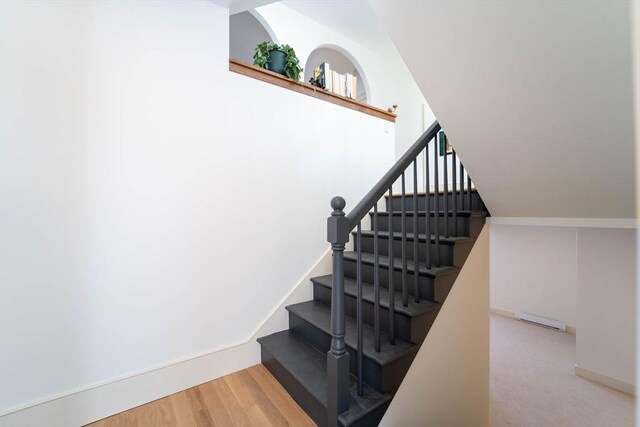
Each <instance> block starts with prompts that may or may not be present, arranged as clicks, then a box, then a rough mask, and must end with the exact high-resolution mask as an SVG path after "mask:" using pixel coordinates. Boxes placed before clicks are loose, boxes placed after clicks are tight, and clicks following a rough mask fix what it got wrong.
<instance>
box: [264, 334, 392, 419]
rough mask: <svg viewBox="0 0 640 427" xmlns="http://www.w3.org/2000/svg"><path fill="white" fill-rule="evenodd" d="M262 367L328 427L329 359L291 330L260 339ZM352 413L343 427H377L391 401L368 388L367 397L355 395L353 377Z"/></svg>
mask: <svg viewBox="0 0 640 427" xmlns="http://www.w3.org/2000/svg"><path fill="white" fill-rule="evenodd" d="M258 342H259V343H260V348H261V357H262V363H263V364H264V365H265V366H266V367H267V369H269V371H270V372H272V373H273V374H274V375H275V376H276V378H278V380H279V381H280V382H281V383H283V385H284V386H285V388H286V389H287V391H288V392H289V394H291V396H292V397H293V398H294V399H295V401H296V402H298V404H299V405H300V406H302V407H303V408H305V411H306V412H307V414H309V416H310V417H311V418H312V419H313V421H314V422H315V423H316V424H318V425H320V426H324V425H326V424H327V420H326V416H327V356H326V354H325V353H322V352H320V351H319V350H318V349H316V348H315V347H313V346H312V345H310V344H309V343H307V342H306V341H304V340H303V339H301V338H300V337H298V336H297V335H296V334H295V333H293V332H292V331H290V330H286V331H281V332H277V333H275V334H272V335H269V336H266V337H262V338H258ZM350 383H351V385H350V391H351V399H350V402H349V410H348V411H347V412H344V413H343V414H342V415H340V422H341V424H342V425H343V426H345V427H346V426H366V425H376V424H377V423H378V422H379V421H380V419H381V418H382V415H383V414H384V411H385V409H386V408H387V406H388V405H389V402H390V401H391V396H390V395H389V394H381V393H378V392H376V391H375V390H373V389H372V388H371V387H369V386H365V389H364V395H363V396H361V397H360V396H358V394H357V393H356V392H355V388H356V381H355V378H354V377H351V381H350Z"/></svg>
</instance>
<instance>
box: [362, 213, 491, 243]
mask: <svg viewBox="0 0 640 427" xmlns="http://www.w3.org/2000/svg"><path fill="white" fill-rule="evenodd" d="M392 215H393V219H392V225H393V231H395V232H400V231H402V212H398V211H394V212H392ZM425 216H426V213H425V212H424V211H418V233H419V234H424V233H425V230H426V224H425V222H426V221H425ZM444 216H445V215H444V213H442V212H440V214H439V215H437V217H438V220H439V223H438V224H439V225H438V227H439V230H440V235H441V236H443V235H444ZM448 216H449V221H448V222H449V227H450V232H451V233H453V231H454V227H453V215H452V214H451V213H449V215H448ZM486 216H487V214H486V212H458V215H457V218H456V224H457V229H456V231H457V233H455V234H457V235H458V236H469V237H478V234H480V230H482V226H483V225H484V222H485V218H486ZM369 217H370V219H371V224H373V214H372V213H370V214H369ZM435 220H436V214H435V213H434V212H430V213H429V221H430V229H431V232H434V230H435ZM371 227H372V228H373V225H372V226H371ZM405 227H406V231H407V233H413V211H407V212H406V213H405ZM378 230H379V231H389V213H388V212H378Z"/></svg>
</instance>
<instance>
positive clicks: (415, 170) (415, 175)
mask: <svg viewBox="0 0 640 427" xmlns="http://www.w3.org/2000/svg"><path fill="white" fill-rule="evenodd" d="M418 234H419V233H418V160H417V159H416V160H414V161H413V299H414V301H415V302H420V293H419V289H420V288H419V275H420V269H419V266H420V255H419V253H418Z"/></svg>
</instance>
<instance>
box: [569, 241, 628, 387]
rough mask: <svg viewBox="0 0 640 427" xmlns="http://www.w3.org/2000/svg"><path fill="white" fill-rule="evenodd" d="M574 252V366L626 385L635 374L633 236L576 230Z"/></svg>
mask: <svg viewBox="0 0 640 427" xmlns="http://www.w3.org/2000/svg"><path fill="white" fill-rule="evenodd" d="M577 252H578V303H577V304H578V307H579V311H578V334H577V336H576V366H577V367H578V368H580V369H582V370H587V371H589V372H594V373H597V374H599V375H604V376H606V377H609V378H612V379H614V380H617V381H620V382H622V383H624V384H628V385H630V386H631V385H632V384H635V376H636V366H635V364H636V363H635V362H636V358H635V354H636V353H635V352H636V339H635V337H636V328H635V326H636V325H635V319H636V305H635V301H636V265H635V260H636V256H635V254H636V232H635V230H632V229H629V230H615V229H614V230H605V229H581V230H580V231H579V233H578V251H577ZM631 388H632V387H628V389H631Z"/></svg>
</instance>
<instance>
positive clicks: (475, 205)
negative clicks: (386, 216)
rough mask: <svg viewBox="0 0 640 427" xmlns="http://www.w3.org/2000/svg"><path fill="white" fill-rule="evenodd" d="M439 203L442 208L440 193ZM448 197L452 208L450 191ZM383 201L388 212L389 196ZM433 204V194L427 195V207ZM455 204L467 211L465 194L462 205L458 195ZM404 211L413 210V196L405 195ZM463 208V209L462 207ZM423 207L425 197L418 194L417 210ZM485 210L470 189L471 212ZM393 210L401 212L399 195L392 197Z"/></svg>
mask: <svg viewBox="0 0 640 427" xmlns="http://www.w3.org/2000/svg"><path fill="white" fill-rule="evenodd" d="M439 196H440V197H439V203H440V207H442V206H444V192H442V191H441V192H440V193H439ZM447 196H448V200H449V206H453V205H452V199H453V198H452V194H451V191H449V193H448V194H447ZM385 201H386V206H387V210H389V196H388V195H385ZM434 203H435V194H434V193H433V192H432V193H430V194H429V206H430V207H431V208H432V209H433V206H434ZM456 203H457V204H458V208H459V209H460V210H462V211H464V210H469V208H468V205H467V193H466V192H465V193H464V205H460V193H458V199H457V200H456ZM404 205H405V209H407V210H409V209H411V210H413V194H408V193H407V194H405V203H404ZM463 206H464V207H463ZM424 207H425V197H424V193H418V210H424ZM485 209H486V208H485V206H484V203H483V202H482V199H481V198H480V195H479V194H478V191H477V190H476V189H475V188H473V189H471V210H472V211H484V210H485ZM393 210H395V211H399V210H402V196H401V195H400V194H394V195H393Z"/></svg>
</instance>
